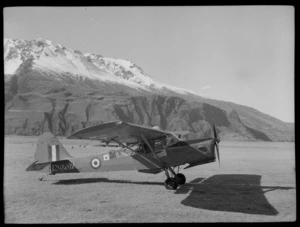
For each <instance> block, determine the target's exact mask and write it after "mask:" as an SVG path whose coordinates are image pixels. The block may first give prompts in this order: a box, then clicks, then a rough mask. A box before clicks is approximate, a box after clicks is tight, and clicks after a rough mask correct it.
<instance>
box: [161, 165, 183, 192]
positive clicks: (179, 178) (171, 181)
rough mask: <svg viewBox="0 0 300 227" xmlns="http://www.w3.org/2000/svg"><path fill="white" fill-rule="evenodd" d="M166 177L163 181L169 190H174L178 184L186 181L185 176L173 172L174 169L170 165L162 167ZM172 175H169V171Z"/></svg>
mask: <svg viewBox="0 0 300 227" xmlns="http://www.w3.org/2000/svg"><path fill="white" fill-rule="evenodd" d="M164 171H165V173H166V176H167V179H166V181H165V187H166V188H167V189H169V190H172V189H173V190H176V189H177V187H178V185H184V184H185V182H186V178H185V176H184V175H183V174H182V173H177V174H176V173H175V172H174V170H173V169H172V168H170V167H168V168H166V169H164ZM168 171H170V173H171V174H172V175H173V176H174V177H170V174H169V172H168Z"/></svg>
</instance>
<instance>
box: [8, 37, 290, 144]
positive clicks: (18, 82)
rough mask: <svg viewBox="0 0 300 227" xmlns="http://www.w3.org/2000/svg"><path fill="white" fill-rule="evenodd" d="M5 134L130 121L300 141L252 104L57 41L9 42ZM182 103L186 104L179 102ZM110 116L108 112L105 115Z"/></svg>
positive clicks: (244, 137)
mask: <svg viewBox="0 0 300 227" xmlns="http://www.w3.org/2000/svg"><path fill="white" fill-rule="evenodd" d="M4 66H5V67H4V69H5V113H6V114H5V133H6V134H21V135H39V134H41V133H43V132H44V131H51V132H53V133H55V134H57V135H63V136H66V135H68V133H72V132H74V130H75V129H80V128H84V127H87V126H89V125H95V124H98V123H103V122H105V121H109V120H124V121H129V122H132V123H138V124H142V125H146V126H154V125H158V126H160V127H161V128H162V129H165V130H190V131H191V133H190V135H189V137H190V138H194V137H197V136H198V137H199V136H205V135H208V134H209V133H211V130H210V126H211V124H212V122H213V121H214V122H215V123H216V126H217V129H218V131H219V132H220V136H221V139H228V140H264V141H294V131H293V130H294V126H293V125H291V124H287V123H285V122H282V121H280V120H279V119H276V118H274V117H272V116H269V115H267V114H264V113H262V112H260V111H258V110H256V109H254V108H252V107H247V106H243V105H240V104H235V103H232V102H225V101H221V100H214V99H209V98H206V97H203V96H199V95H197V94H195V93H193V92H191V91H186V90H185V89H181V88H175V87H172V86H169V85H163V84H159V83H157V82H156V81H154V80H153V79H152V78H151V77H150V76H149V75H147V74H146V73H145V72H144V71H143V70H142V69H141V68H140V67H139V66H137V65H136V64H134V63H133V62H131V61H127V60H123V59H115V58H107V57H103V56H102V55H99V54H82V53H81V51H79V50H71V49H68V48H65V47H63V46H62V45H60V44H53V43H52V42H51V41H49V40H45V39H36V40H31V41H24V40H21V41H20V40H17V39H14V40H11V39H4ZM179 104H180V105H179ZM100 113H102V114H100Z"/></svg>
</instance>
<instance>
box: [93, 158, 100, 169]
mask: <svg viewBox="0 0 300 227" xmlns="http://www.w3.org/2000/svg"><path fill="white" fill-rule="evenodd" d="M100 165H101V162H100V159H99V158H92V159H91V166H92V168H94V169H98V168H99V167H100Z"/></svg>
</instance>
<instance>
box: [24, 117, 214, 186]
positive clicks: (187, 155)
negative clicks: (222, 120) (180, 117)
mask: <svg viewBox="0 0 300 227" xmlns="http://www.w3.org/2000/svg"><path fill="white" fill-rule="evenodd" d="M212 129H213V137H207V138H199V139H193V140H183V139H181V136H182V135H185V134H187V133H188V132H187V131H182V132H168V131H163V130H160V129H159V128H158V127H153V128H150V127H145V126H140V125H136V124H132V123H127V122H123V121H112V122H108V123H104V124H101V125H96V126H92V127H88V128H85V129H82V130H79V131H77V132H75V133H73V134H72V135H70V136H69V137H67V138H68V139H89V140H98V141H101V143H102V144H100V145H99V146H106V147H116V146H117V147H120V148H121V149H120V150H112V151H109V152H106V153H104V154H103V153H101V154H99V155H92V156H88V157H82V158H73V157H72V156H71V155H70V154H69V153H68V152H67V151H66V149H65V148H64V147H63V146H62V144H61V143H60V142H59V140H58V139H57V138H56V137H55V136H54V135H53V134H51V133H49V132H46V133H44V134H43V135H42V136H41V137H40V138H39V140H38V143H37V148H36V152H35V154H34V159H35V161H34V162H33V163H32V164H31V165H30V166H29V167H28V168H27V169H26V171H39V170H44V171H45V170H48V171H49V174H50V175H54V174H58V173H79V172H103V171H125V170H138V171H139V172H143V173H152V174H157V173H160V172H162V171H164V172H165V174H166V176H167V179H166V180H165V187H166V188H167V189H169V190H176V189H177V188H178V186H179V185H183V184H185V182H186V178H185V176H184V175H183V174H182V173H179V171H177V173H176V172H175V168H176V167H178V170H179V166H181V165H185V164H188V166H186V167H185V169H187V168H191V167H194V166H197V165H202V164H205V163H210V162H214V161H216V156H217V158H218V161H219V163H220V158H219V147H218V143H219V142H220V139H219V138H218V136H217V132H216V128H215V125H214V124H213V127H212ZM46 167H47V168H46Z"/></svg>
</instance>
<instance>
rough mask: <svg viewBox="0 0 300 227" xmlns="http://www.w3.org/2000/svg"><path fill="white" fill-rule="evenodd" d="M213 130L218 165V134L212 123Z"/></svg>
mask: <svg viewBox="0 0 300 227" xmlns="http://www.w3.org/2000/svg"><path fill="white" fill-rule="evenodd" d="M213 132H214V139H215V146H216V153H217V156H218V162H219V165H220V153H219V145H218V143H220V139H219V138H218V135H217V131H216V127H215V123H213Z"/></svg>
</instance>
